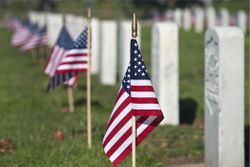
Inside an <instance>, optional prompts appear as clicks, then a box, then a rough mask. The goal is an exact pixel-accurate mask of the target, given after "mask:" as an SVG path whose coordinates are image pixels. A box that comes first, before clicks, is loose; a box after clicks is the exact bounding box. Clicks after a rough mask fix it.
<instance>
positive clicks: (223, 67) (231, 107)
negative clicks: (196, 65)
mask: <svg viewBox="0 0 250 167" xmlns="http://www.w3.org/2000/svg"><path fill="white" fill-rule="evenodd" d="M243 143H244V38H243V33H242V31H241V30H240V29H239V28H236V27H213V28H211V29H209V30H207V32H206V37H205V164H206V167H244V146H243Z"/></svg>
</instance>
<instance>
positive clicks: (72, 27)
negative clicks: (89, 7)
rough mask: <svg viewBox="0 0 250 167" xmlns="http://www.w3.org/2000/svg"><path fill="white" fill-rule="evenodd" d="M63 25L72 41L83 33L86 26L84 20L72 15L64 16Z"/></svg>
mask: <svg viewBox="0 0 250 167" xmlns="http://www.w3.org/2000/svg"><path fill="white" fill-rule="evenodd" d="M65 25H66V27H67V29H68V31H69V33H70V35H71V37H72V38H73V39H74V40H76V39H77V37H78V36H79V35H80V34H81V33H82V32H83V30H84V28H85V26H88V25H87V21H86V19H85V18H83V17H80V16H75V15H73V14H66V15H65Z"/></svg>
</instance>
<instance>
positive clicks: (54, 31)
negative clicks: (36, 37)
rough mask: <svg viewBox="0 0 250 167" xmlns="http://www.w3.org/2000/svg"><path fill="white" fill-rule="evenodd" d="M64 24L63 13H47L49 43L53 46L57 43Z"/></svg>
mask: <svg viewBox="0 0 250 167" xmlns="http://www.w3.org/2000/svg"><path fill="white" fill-rule="evenodd" d="M62 25H63V18H62V14H52V13H49V14H48V15H47V34H48V45H49V46H50V47H53V46H54V44H55V43H56V40H57V38H58V35H59V33H60V30H61V28H62Z"/></svg>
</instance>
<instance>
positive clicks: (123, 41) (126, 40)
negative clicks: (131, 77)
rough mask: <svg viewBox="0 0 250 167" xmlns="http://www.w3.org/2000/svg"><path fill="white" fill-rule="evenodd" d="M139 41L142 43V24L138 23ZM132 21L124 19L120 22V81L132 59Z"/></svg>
mask: <svg viewBox="0 0 250 167" xmlns="http://www.w3.org/2000/svg"><path fill="white" fill-rule="evenodd" d="M137 27H138V28H137V29H138V33H137V41H138V44H139V45H140V36H141V30H140V24H139V22H138V23H137ZM131 38H132V36H131V21H122V22H120V37H119V39H120V42H119V46H120V47H119V55H120V57H119V62H120V63H119V78H120V81H121V80H122V79H123V77H124V74H125V72H126V70H127V68H128V64H129V61H130V40H131Z"/></svg>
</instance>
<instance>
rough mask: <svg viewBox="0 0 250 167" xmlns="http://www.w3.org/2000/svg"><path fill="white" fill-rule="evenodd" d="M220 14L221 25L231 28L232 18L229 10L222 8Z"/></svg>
mask: <svg viewBox="0 0 250 167" xmlns="http://www.w3.org/2000/svg"><path fill="white" fill-rule="evenodd" d="M220 14H221V25H222V26H229V19H230V16H229V13H228V10H227V9H225V8H222V9H221V11H220Z"/></svg>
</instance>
